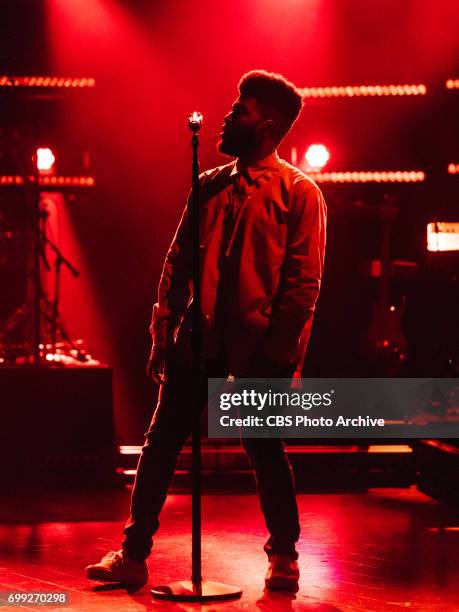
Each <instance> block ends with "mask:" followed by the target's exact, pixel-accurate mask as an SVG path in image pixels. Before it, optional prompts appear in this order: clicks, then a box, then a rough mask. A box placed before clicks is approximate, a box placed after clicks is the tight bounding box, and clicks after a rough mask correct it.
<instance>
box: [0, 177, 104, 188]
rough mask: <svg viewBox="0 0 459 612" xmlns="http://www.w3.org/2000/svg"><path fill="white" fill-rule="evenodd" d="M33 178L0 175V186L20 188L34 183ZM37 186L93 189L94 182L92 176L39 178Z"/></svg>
mask: <svg viewBox="0 0 459 612" xmlns="http://www.w3.org/2000/svg"><path fill="white" fill-rule="evenodd" d="M35 180H36V179H35V177H34V176H29V177H24V176H21V175H0V186H1V187H9V186H21V185H26V184H29V183H35ZM38 184H39V185H40V186H43V187H94V185H95V184H96V180H95V178H94V177H93V176H40V177H38Z"/></svg>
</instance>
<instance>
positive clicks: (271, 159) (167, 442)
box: [86, 70, 326, 591]
mask: <svg viewBox="0 0 459 612" xmlns="http://www.w3.org/2000/svg"><path fill="white" fill-rule="evenodd" d="M238 90H239V96H238V98H237V99H236V100H235V102H234V103H233V105H232V108H231V110H230V112H229V113H228V114H227V115H226V116H225V118H224V123H223V129H222V132H221V134H220V137H219V142H218V149H219V151H220V152H221V153H223V154H224V155H227V156H230V157H232V158H235V159H234V160H233V161H231V162H230V163H228V164H226V165H223V166H219V167H217V168H214V169H212V170H207V171H206V172H203V173H202V174H201V175H200V189H201V192H200V202H201V225H200V241H201V244H200V249H201V252H200V256H201V327H202V341H203V351H202V352H203V359H202V364H200V365H201V376H202V384H201V387H202V402H201V408H200V409H201V410H204V409H205V407H206V398H207V379H208V378H209V377H222V378H223V377H227V376H228V375H229V374H233V375H234V376H235V377H260V376H261V377H279V378H280V377H292V376H293V377H300V376H301V371H302V366H303V362H304V358H305V351H306V346H307V343H308V340H309V335H310V331H311V324H312V319H313V314H314V309H315V304H316V300H317V297H318V294H319V289H320V283H321V277H322V270H323V261H324V252H325V231H326V206H325V202H324V199H323V197H322V194H321V192H320V190H319V188H318V187H317V185H316V184H315V183H313V182H312V181H311V180H310V179H309V178H308V177H307V176H306V175H305V174H303V173H302V172H301V171H300V170H298V169H297V168H295V167H294V166H292V165H290V164H289V163H287V162H286V161H284V160H283V159H280V158H279V156H278V154H277V151H276V150H277V147H278V146H279V144H280V143H281V142H282V140H283V138H284V137H285V135H286V134H287V132H288V131H289V130H290V128H291V127H292V125H293V124H294V122H295V121H296V119H297V117H298V116H299V114H300V112H301V109H302V97H301V94H300V92H299V91H298V90H297V88H296V87H295V86H294V85H293V84H292V83H290V82H289V81H287V80H286V79H285V78H284V77H282V76H281V75H279V74H273V73H269V72H265V71H263V70H256V71H251V72H249V73H247V74H245V75H244V76H243V77H242V78H241V80H240V82H239V85H238ZM189 207H190V200H188V202H187V205H186V206H185V209H184V211H183V213H182V216H181V219H180V223H179V225H178V228H177V231H176V233H175V236H174V238H173V240H172V243H171V245H170V247H169V250H168V252H167V255H166V258H165V261H164V266H163V270H162V274H161V279H160V282H159V288H158V300H157V302H156V303H155V304H154V306H153V316H152V322H151V327H150V331H151V334H152V338H153V343H152V350H151V355H150V359H149V362H148V367H147V372H148V374H149V375H151V376H152V378H153V379H154V380H155V381H156V382H158V383H159V384H160V391H159V397H158V403H157V406H156V409H155V411H154V414H153V418H152V421H151V425H150V427H149V429H148V431H147V432H146V434H145V445H144V446H143V449H142V454H141V457H140V459H139V464H138V468H137V476H136V479H135V484H134V488H133V491H132V498H131V508H130V515H129V518H128V520H127V523H126V526H125V529H124V536H125V538H124V541H123V543H122V548H121V550H119V551H117V552H110V553H108V554H107V555H106V556H105V557H104V558H103V559H102V560H101V561H100V563H97V564H95V565H90V566H88V567H87V568H86V573H87V577H88V578H89V579H93V580H102V581H114V582H127V583H129V582H131V583H144V582H146V581H147V579H148V568H147V564H146V559H147V557H148V556H149V555H150V552H151V548H152V545H153V535H154V534H155V533H156V531H157V530H158V528H159V514H160V512H161V509H162V507H163V504H164V502H165V499H166V496H167V492H168V488H169V485H170V482H171V480H172V476H173V474H174V469H175V466H176V461H177V457H178V455H179V453H180V450H181V448H182V446H183V444H184V443H185V441H186V439H187V438H188V436H189V434H190V432H191V428H192V421H193V413H192V412H193V409H192V403H191V402H189V396H190V389H192V372H191V304H192V297H193V291H192V284H191V278H192V267H191V264H192V253H191V244H192V241H191V219H190V217H191V214H190V210H189ZM242 444H243V446H244V449H245V451H246V452H247V454H248V457H249V459H250V461H251V464H252V466H253V468H254V471H255V474H256V481H257V486H258V491H259V495H260V503H261V510H262V512H263V515H264V518H265V521H266V527H267V530H268V532H269V538H268V540H267V542H266V544H265V546H264V550H265V552H266V554H267V556H268V560H269V567H268V571H267V574H266V577H265V586H266V587H267V588H269V589H287V590H292V591H295V590H297V588H298V580H299V568H298V561H297V559H298V552H297V550H296V547H295V544H296V542H297V541H298V538H299V534H300V525H299V520H298V508H297V503H296V497H295V486H294V479H293V473H292V469H291V466H290V463H289V460H288V458H287V456H286V454H285V448H284V443H283V441H282V440H280V439H266V438H262V439H249V438H245V439H242ZM228 553H229V554H231V552H230V547H228Z"/></svg>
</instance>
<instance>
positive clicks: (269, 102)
mask: <svg viewBox="0 0 459 612" xmlns="http://www.w3.org/2000/svg"><path fill="white" fill-rule="evenodd" d="M238 90H239V94H240V96H241V97H246V98H255V99H256V100H257V102H258V104H259V105H260V107H261V108H262V109H264V110H265V112H267V113H270V112H271V113H274V119H275V130H276V132H275V135H276V136H277V137H278V141H279V142H280V141H281V140H282V139H283V138H284V136H285V135H286V134H287V132H288V131H289V130H290V128H291V127H292V125H293V124H294V123H295V121H296V119H297V118H298V116H299V114H300V112H301V109H302V108H303V96H302V95H301V92H300V91H299V89H298V88H297V87H295V85H294V84H293V83H291V82H290V81H288V80H287V79H286V78H285V77H283V76H282V75H281V74H277V73H275V72H267V71H266V70H251V71H250V72H247V73H246V74H244V75H243V76H242V77H241V80H240V81H239V83H238Z"/></svg>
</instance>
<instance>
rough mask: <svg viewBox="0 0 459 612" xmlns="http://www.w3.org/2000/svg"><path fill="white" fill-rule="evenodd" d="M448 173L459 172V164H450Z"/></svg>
mask: <svg viewBox="0 0 459 612" xmlns="http://www.w3.org/2000/svg"><path fill="white" fill-rule="evenodd" d="M448 174H459V164H448Z"/></svg>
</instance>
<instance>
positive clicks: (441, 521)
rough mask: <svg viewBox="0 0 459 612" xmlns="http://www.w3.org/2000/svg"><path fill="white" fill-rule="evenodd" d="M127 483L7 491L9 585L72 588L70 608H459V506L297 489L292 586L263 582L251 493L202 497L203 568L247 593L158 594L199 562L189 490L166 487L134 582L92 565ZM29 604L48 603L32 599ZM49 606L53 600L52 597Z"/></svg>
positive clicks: (5, 573)
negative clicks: (101, 580)
mask: <svg viewBox="0 0 459 612" xmlns="http://www.w3.org/2000/svg"><path fill="white" fill-rule="evenodd" d="M129 496H130V490H129V489H128V488H124V489H123V488H120V489H111V490H108V491H100V490H92V491H85V492H79V491H75V490H73V491H65V492H63V491H55V490H54V491H52V490H51V491H45V490H38V489H37V490H34V489H28V490H27V491H22V492H14V493H13V492H11V493H9V494H8V493H7V494H6V495H4V496H3V501H2V506H1V509H0V513H1V514H0V519H1V521H0V522H1V527H0V590H3V591H5V590H20V591H34V592H37V591H67V592H68V593H69V595H70V605H69V606H68V607H66V608H61V609H64V610H69V611H73V610H84V611H85V612H86V611H94V612H95V611H102V610H103V611H104V612H105V611H111V610H117V611H118V612H125V611H128V610H129V611H137V610H145V609H153V610H156V609H157V610H187V611H191V610H198V609H199V610H201V609H205V610H209V611H213V610H217V609H218V610H228V611H230V610H272V611H276V612H277V611H282V610H305V611H309V610H314V611H316V612H331V611H337V610H366V611H368V610H393V611H400V610H401V609H409V610H422V612H427V611H430V610H432V611H433V610H435V611H444V610H459V514H458V513H457V512H454V511H453V510H452V509H451V508H448V507H447V506H445V505H442V504H439V503H437V502H435V501H433V500H431V499H429V498H427V497H425V496H424V495H422V494H420V493H418V492H417V491H416V490H415V489H414V488H412V489H400V490H398V489H373V490H370V491H368V492H362V493H320V494H308V495H305V494H302V495H299V496H298V501H299V507H300V514H301V526H302V535H301V539H300V542H299V546H298V550H299V552H300V558H299V562H300V567H301V581H300V589H299V591H298V593H296V594H295V595H292V594H282V593H267V592H264V591H263V586H264V581H263V578H264V573H265V571H266V567H267V560H266V555H265V553H264V552H263V550H262V546H263V543H264V541H265V539H266V531H265V527H264V523H263V518H262V515H261V512H260V510H259V505H258V498H257V496H256V495H252V494H221V493H220V494H206V495H205V496H204V497H203V576H204V578H207V579H209V580H217V581H222V582H228V583H232V584H235V585H239V586H240V587H242V589H243V595H242V598H241V599H239V600H236V601H232V602H226V603H210V604H207V605H203V606H201V605H200V604H190V603H176V604H172V603H168V602H160V601H156V600H153V599H152V598H151V596H150V594H149V588H150V587H151V586H154V585H159V584H165V583H168V582H169V581H172V580H179V579H180V580H181V579H188V578H189V574H190V554H191V544H190V536H189V532H190V518H189V517H190V510H191V508H190V506H191V504H190V501H191V500H190V497H189V495H184V494H172V495H170V496H169V498H168V500H167V503H166V506H165V509H164V511H163V513H162V516H161V519H162V520H161V528H160V531H159V533H158V535H157V538H156V540H155V547H154V550H153V553H152V555H151V557H150V559H149V568H150V581H149V585H146V586H144V587H143V588H142V589H140V590H138V591H136V592H131V593H128V592H127V591H126V589H125V588H122V587H120V585H109V586H107V585H104V586H101V585H98V583H91V582H88V581H87V580H86V579H85V577H84V567H85V566H86V565H87V564H89V563H94V562H96V561H98V560H99V559H100V558H101V557H102V556H103V555H104V554H105V553H106V552H108V551H109V550H117V549H118V548H119V542H120V533H121V529H122V527H123V524H124V520H125V518H126V512H127V509H128V504H129ZM20 609H33V610H37V609H39V608H37V607H34V606H29V607H22V608H20ZM45 609H56V608H54V607H51V606H50V607H48V606H47V607H46V608H45Z"/></svg>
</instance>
